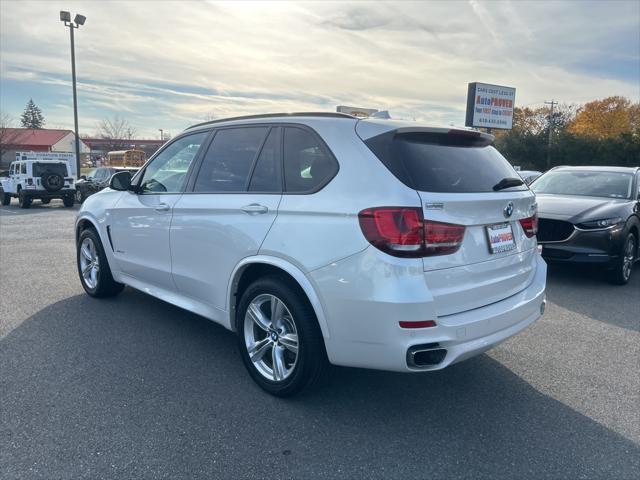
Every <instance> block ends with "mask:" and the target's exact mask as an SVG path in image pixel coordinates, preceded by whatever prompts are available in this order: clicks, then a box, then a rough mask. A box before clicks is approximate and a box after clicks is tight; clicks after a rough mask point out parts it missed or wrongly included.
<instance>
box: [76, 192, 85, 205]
mask: <svg viewBox="0 0 640 480" xmlns="http://www.w3.org/2000/svg"><path fill="white" fill-rule="evenodd" d="M82 202H84V195H83V194H82V191H81V190H76V203H82Z"/></svg>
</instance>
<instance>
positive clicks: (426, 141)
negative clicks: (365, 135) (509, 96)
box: [365, 132, 527, 193]
mask: <svg viewBox="0 0 640 480" xmlns="http://www.w3.org/2000/svg"><path fill="white" fill-rule="evenodd" d="M365 143H366V145H367V146H368V147H369V149H370V150H371V151H372V152H373V153H374V154H375V155H376V156H377V157H378V158H379V159H380V160H381V161H382V163H384V164H385V165H386V167H387V168H388V169H389V170H390V171H391V172H392V173H393V174H394V175H395V176H396V177H397V178H398V179H399V180H400V181H402V182H403V183H404V184H405V185H407V186H408V187H410V188H413V189H415V190H419V191H423V192H441V193H476V192H493V191H494V190H493V187H494V185H496V184H497V183H498V182H500V180H502V179H504V178H520V177H519V176H518V174H517V172H516V171H515V170H514V169H513V167H512V166H511V165H510V164H509V162H508V161H507V160H506V159H505V158H504V157H503V156H502V155H501V154H500V152H498V151H497V150H496V149H495V148H494V147H493V146H491V145H486V144H483V143H482V142H480V141H478V140H477V137H475V138H474V137H468V138H465V137H463V136H458V135H451V134H439V133H438V134H434V133H421V132H420V133H397V132H390V133H385V134H382V135H378V136H376V137H373V138H370V139H369V140H366V141H365ZM526 189H527V187H526V186H525V185H522V186H518V187H511V188H510V189H505V190H512V191H513V190H526ZM505 190H503V191H505Z"/></svg>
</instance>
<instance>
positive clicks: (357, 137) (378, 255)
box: [76, 113, 546, 396]
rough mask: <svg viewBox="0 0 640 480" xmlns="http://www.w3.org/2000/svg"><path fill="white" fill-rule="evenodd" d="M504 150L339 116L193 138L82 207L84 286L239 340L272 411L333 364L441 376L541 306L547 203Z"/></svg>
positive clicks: (217, 128) (441, 131) (429, 130)
mask: <svg viewBox="0 0 640 480" xmlns="http://www.w3.org/2000/svg"><path fill="white" fill-rule="evenodd" d="M492 140H493V137H492V136H490V135H487V134H484V133H480V132H476V131H472V130H467V129H460V130H459V129H449V128H433V127H428V126H422V125H420V124H416V123H414V122H400V121H393V120H377V119H361V120H359V119H357V118H355V117H351V116H349V115H345V114H339V113H324V114H314V113H307V114H289V115H286V114H274V115H258V116H252V117H241V118H237V119H229V120H219V121H214V122H207V123H204V124H199V125H195V126H193V127H191V128H188V129H187V130H186V131H184V132H183V133H182V134H180V135H179V136H177V137H175V138H174V139H172V140H171V141H169V142H167V144H165V145H164V146H163V147H162V148H161V149H160V150H159V151H158V152H157V153H156V154H155V155H154V156H153V157H152V158H151V159H150V160H149V162H148V163H147V164H146V166H145V167H144V168H143V169H141V170H140V171H139V172H138V173H137V174H136V175H135V176H134V177H133V179H132V178H131V176H130V175H129V173H128V172H120V173H116V174H115V175H113V177H111V183H110V188H109V189H105V190H103V191H101V192H99V193H97V194H96V195H93V196H91V197H89V198H88V199H87V200H86V201H85V203H84V204H83V206H82V208H81V210H80V212H79V215H78V218H77V222H76V232H77V233H76V241H77V263H78V272H79V277H80V281H81V282H82V286H83V287H84V289H85V291H86V292H87V293H88V294H89V295H91V296H94V297H106V296H112V295H115V294H117V293H118V292H120V291H121V290H122V288H123V286H124V285H125V284H126V285H129V286H131V287H134V288H137V289H140V290H143V291H145V292H146V293H149V294H151V295H154V296H156V297H158V298H161V299H163V300H165V301H168V302H170V303H172V304H174V305H177V306H180V307H182V308H185V309H187V310H190V311H192V312H195V313H198V314H200V315H203V316H205V317H207V318H209V319H211V320H213V321H216V322H218V323H220V324H222V325H223V326H225V327H226V328H228V329H231V330H233V331H235V332H236V333H237V336H238V342H239V350H240V352H241V356H242V359H243V361H244V364H245V366H246V367H247V370H248V372H249V374H250V375H251V377H252V378H253V379H254V380H255V381H256V382H257V383H258V384H259V385H260V386H261V387H262V388H263V389H265V390H266V391H268V392H270V393H272V394H275V395H280V396H285V395H291V394H293V393H295V392H297V391H299V390H300V389H302V388H303V387H305V386H306V385H308V384H310V383H313V382H314V381H315V380H316V379H317V378H318V377H319V376H320V375H321V373H322V372H323V371H324V370H325V367H326V366H327V363H332V364H335V365H345V366H352V367H365V368H374V369H382V370H394V371H400V372H420V371H427V370H437V369H441V368H444V367H446V366H448V365H451V364H452V363H455V362H459V361H461V360H464V359H467V358H469V357H472V356H474V355H478V354H480V353H481V352H484V351H486V350H488V349H490V348H492V347H493V346H495V345H497V344H498V343H500V342H502V341H504V340H506V339H507V338H509V337H511V336H512V335H515V334H516V333H518V332H520V331H521V330H522V329H524V328H526V327H527V326H528V325H530V324H531V323H532V322H534V321H535V320H536V319H537V318H538V317H539V316H540V315H541V313H542V311H543V309H544V305H545V283H546V264H545V262H544V261H543V260H542V257H541V256H540V255H539V254H538V253H537V243H536V237H535V234H536V226H537V218H536V210H535V197H534V195H533V193H532V192H531V191H530V190H529V189H528V188H527V187H526V186H525V185H524V184H523V181H522V180H521V179H520V178H519V177H518V175H517V173H516V172H515V171H514V170H513V168H512V167H511V166H510V165H509V163H508V162H507V161H506V160H505V159H504V157H503V156H502V155H500V153H498V151H497V150H496V149H495V148H494V147H493V146H491V142H492Z"/></svg>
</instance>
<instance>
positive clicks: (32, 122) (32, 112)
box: [20, 98, 44, 128]
mask: <svg viewBox="0 0 640 480" xmlns="http://www.w3.org/2000/svg"><path fill="white" fill-rule="evenodd" d="M20 123H21V124H22V127H23V128H42V127H43V126H44V117H43V116H42V110H40V109H39V108H38V106H37V105H36V104H35V103H34V102H33V99H32V98H30V99H29V101H28V102H27V106H26V107H24V112H23V113H22V115H21V116H20Z"/></svg>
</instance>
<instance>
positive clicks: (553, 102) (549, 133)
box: [544, 99, 558, 170]
mask: <svg viewBox="0 0 640 480" xmlns="http://www.w3.org/2000/svg"><path fill="white" fill-rule="evenodd" d="M544 104H545V105H551V111H550V112H549V126H548V127H547V170H549V169H550V168H551V135H552V131H553V126H554V124H555V121H554V119H553V107H555V106H556V105H557V104H558V102H556V101H555V100H553V99H552V100H551V101H550V102H544Z"/></svg>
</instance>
